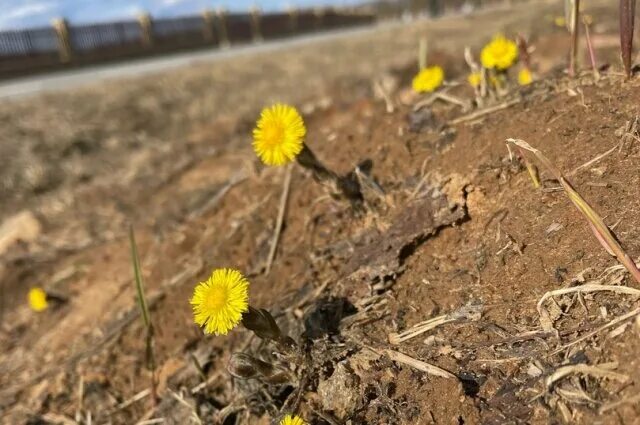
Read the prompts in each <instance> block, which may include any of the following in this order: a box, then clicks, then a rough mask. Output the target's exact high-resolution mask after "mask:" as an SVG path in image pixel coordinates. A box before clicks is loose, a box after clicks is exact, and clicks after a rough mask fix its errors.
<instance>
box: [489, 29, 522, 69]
mask: <svg viewBox="0 0 640 425" xmlns="http://www.w3.org/2000/svg"><path fill="white" fill-rule="evenodd" d="M516 59H518V46H516V43H514V42H513V41H511V40H509V39H507V38H505V37H504V36H503V35H497V36H495V37H494V38H493V40H491V42H489V43H488V44H487V45H486V46H484V47H483V48H482V52H480V61H481V62H482V66H484V67H485V68H496V69H500V70H502V69H507V68H509V67H510V66H511V65H513V63H514V62H515V61H516Z"/></svg>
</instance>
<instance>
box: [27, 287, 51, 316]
mask: <svg viewBox="0 0 640 425" xmlns="http://www.w3.org/2000/svg"><path fill="white" fill-rule="evenodd" d="M48 306H49V303H48V302H47V293H46V292H45V291H44V290H43V289H42V288H31V289H29V307H31V310H33V311H36V312H41V311H44V310H46V309H47V307H48Z"/></svg>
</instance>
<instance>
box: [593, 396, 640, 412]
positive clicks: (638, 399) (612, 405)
mask: <svg viewBox="0 0 640 425" xmlns="http://www.w3.org/2000/svg"><path fill="white" fill-rule="evenodd" d="M637 403H640V394H636V395H634V396H631V397H628V398H623V399H622V400H618V401H614V402H613V403H608V404H604V405H602V406H601V407H600V409H598V413H599V414H600V415H602V414H603V413H606V412H608V411H609V410H613V409H616V408H618V407H620V406H624V405H627V404H637Z"/></svg>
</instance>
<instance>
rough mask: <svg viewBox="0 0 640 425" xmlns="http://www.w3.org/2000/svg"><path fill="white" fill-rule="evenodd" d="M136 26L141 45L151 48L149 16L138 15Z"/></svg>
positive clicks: (151, 38) (151, 30)
mask: <svg viewBox="0 0 640 425" xmlns="http://www.w3.org/2000/svg"><path fill="white" fill-rule="evenodd" d="M138 24H139V25H140V32H141V33H142V45H143V46H144V47H146V48H150V47H151V46H153V28H152V26H153V24H152V23H151V15H149V14H148V13H146V12H144V13H141V14H139V15H138Z"/></svg>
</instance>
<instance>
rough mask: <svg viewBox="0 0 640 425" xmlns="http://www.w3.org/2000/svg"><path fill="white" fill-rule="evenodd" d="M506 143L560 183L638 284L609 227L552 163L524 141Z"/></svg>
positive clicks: (633, 268)
mask: <svg viewBox="0 0 640 425" xmlns="http://www.w3.org/2000/svg"><path fill="white" fill-rule="evenodd" d="M507 143H508V144H509V143H511V144H513V145H515V146H518V147H520V148H522V149H524V150H527V151H529V152H531V153H533V154H534V155H535V156H536V157H537V158H538V160H539V161H540V162H541V163H542V164H543V165H544V166H545V167H546V168H547V169H549V171H551V173H552V174H553V175H554V177H555V178H556V179H557V180H558V181H559V182H560V184H561V185H562V188H563V189H564V190H565V192H566V193H567V196H569V199H570V200H571V202H573V204H574V205H575V206H576V208H577V209H578V211H580V212H581V213H582V214H583V215H584V216H585V218H586V219H587V221H588V223H589V226H590V227H591V229H592V231H593V233H594V235H595V236H596V238H597V239H598V240H599V241H600V243H601V244H602V246H603V247H604V248H605V249H606V250H607V252H609V253H610V254H611V255H613V256H615V257H616V258H617V259H618V261H620V262H621V263H622V264H623V265H624V266H625V267H626V269H627V270H628V271H629V273H631V275H632V276H633V278H634V279H635V280H636V282H638V283H640V270H638V267H636V264H635V263H634V262H633V260H632V259H631V257H629V255H628V254H627V253H626V252H625V251H624V249H623V248H622V246H620V244H619V243H618V241H617V239H616V237H615V236H614V235H613V233H612V232H611V230H610V229H609V227H607V225H606V224H605V223H604V221H603V220H602V218H601V217H600V216H599V215H598V213H596V212H595V211H594V209H593V208H591V205H589V203H588V202H587V201H586V200H585V199H584V198H583V197H582V196H580V194H579V193H578V192H577V191H576V190H575V189H574V188H573V186H571V183H569V181H568V180H567V179H566V178H565V177H564V176H563V175H562V173H561V172H560V170H558V169H557V168H556V167H555V166H554V165H553V164H552V163H551V161H549V160H548V159H547V157H546V156H544V154H543V153H542V152H540V151H539V150H538V149H536V148H534V147H533V146H531V145H530V144H528V143H527V142H525V141H524V140H520V139H507Z"/></svg>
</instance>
